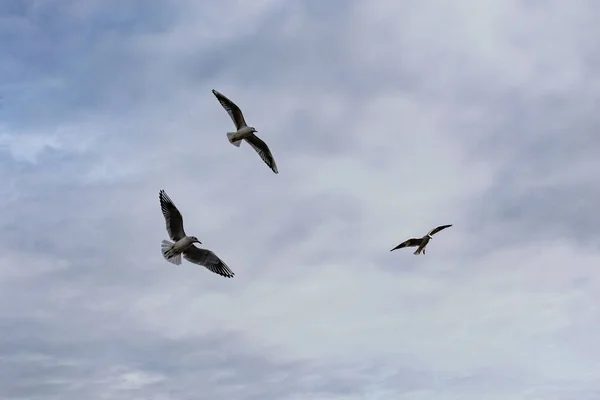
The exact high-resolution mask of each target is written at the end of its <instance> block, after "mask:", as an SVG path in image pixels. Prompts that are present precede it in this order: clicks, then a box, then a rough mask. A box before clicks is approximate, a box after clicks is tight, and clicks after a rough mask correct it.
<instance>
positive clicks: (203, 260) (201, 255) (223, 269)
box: [183, 245, 235, 278]
mask: <svg viewBox="0 0 600 400" xmlns="http://www.w3.org/2000/svg"><path fill="white" fill-rule="evenodd" d="M183 258H185V259H186V260H188V261H189V262H191V263H194V264H198V265H202V266H203V267H206V268H207V269H208V270H210V271H212V272H214V273H215V274H219V275H221V276H224V277H226V278H233V275H235V274H234V273H233V271H232V270H230V269H229V267H228V266H227V264H225V263H224V262H223V261H222V260H221V259H220V258H219V257H217V255H216V254H215V253H213V252H212V251H210V250H207V249H199V248H198V247H196V246H194V245H191V246H190V247H188V248H187V250H186V251H184V252H183Z"/></svg>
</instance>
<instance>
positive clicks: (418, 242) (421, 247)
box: [390, 224, 452, 255]
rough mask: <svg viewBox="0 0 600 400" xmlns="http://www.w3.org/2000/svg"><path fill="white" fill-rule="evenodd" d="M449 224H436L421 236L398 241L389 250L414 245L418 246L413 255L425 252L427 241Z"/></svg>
mask: <svg viewBox="0 0 600 400" xmlns="http://www.w3.org/2000/svg"><path fill="white" fill-rule="evenodd" d="M451 226H452V224H450V225H441V226H438V227H437V228H434V229H432V230H431V231H430V232H429V233H428V234H427V235H425V236H423V237H422V238H411V239H408V240H406V241H404V242H402V243H400V244H399V245H398V246H396V247H394V248H393V249H391V250H390V251H394V250H396V249H401V248H403V247H416V246H419V247H418V248H417V250H415V252H414V253H413V254H415V255H416V254H421V253H423V254H425V247H427V244H428V243H429V241H430V240H431V239H433V235H435V234H436V233H438V232H439V231H441V230H442V229H446V228H449V227H451Z"/></svg>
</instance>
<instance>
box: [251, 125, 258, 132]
mask: <svg viewBox="0 0 600 400" xmlns="http://www.w3.org/2000/svg"><path fill="white" fill-rule="evenodd" d="M250 131H251V132H258V131H257V130H256V128H255V127H253V126H251V127H250Z"/></svg>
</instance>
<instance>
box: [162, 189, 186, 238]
mask: <svg viewBox="0 0 600 400" xmlns="http://www.w3.org/2000/svg"><path fill="white" fill-rule="evenodd" d="M158 197H159V198H160V208H161V210H162V213H163V216H164V217H165V222H166V224H167V232H168V233H169V237H170V238H171V240H174V241H178V240H180V239H182V238H184V237H185V231H184V230H183V217H182V216H181V213H180V212H179V210H178V209H177V207H175V204H174V203H173V200H171V198H170V197H169V196H167V193H166V192H165V191H164V190H161V191H160V193H159V194H158Z"/></svg>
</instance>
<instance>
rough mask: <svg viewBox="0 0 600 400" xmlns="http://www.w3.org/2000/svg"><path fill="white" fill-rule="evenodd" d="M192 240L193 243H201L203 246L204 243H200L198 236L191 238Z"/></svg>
mask: <svg viewBox="0 0 600 400" xmlns="http://www.w3.org/2000/svg"><path fill="white" fill-rule="evenodd" d="M190 239H192V243H200V244H202V242H201V241H199V240H198V238H197V237H196V236H192V237H190Z"/></svg>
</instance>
